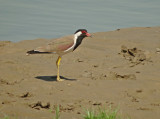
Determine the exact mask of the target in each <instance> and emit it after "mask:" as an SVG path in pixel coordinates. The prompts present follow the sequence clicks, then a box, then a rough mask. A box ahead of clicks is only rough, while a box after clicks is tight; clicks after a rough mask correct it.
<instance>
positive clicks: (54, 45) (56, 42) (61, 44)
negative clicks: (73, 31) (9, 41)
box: [35, 35, 74, 53]
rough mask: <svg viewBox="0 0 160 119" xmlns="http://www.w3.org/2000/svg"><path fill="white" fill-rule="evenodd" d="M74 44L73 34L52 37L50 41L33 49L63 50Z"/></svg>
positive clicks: (46, 50)
mask: <svg viewBox="0 0 160 119" xmlns="http://www.w3.org/2000/svg"><path fill="white" fill-rule="evenodd" d="M73 44H74V35H70V36H65V37H61V38H58V39H53V40H51V42H50V43H49V44H48V45H46V46H42V47H38V48H37V49H35V51H39V52H55V53H58V52H63V51H65V50H67V49H68V48H70V47H72V45H73Z"/></svg>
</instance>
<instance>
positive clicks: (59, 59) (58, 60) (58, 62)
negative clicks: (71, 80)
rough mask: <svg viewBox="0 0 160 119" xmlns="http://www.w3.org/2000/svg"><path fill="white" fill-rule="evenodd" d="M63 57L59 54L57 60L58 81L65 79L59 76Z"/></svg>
mask: <svg viewBox="0 0 160 119" xmlns="http://www.w3.org/2000/svg"><path fill="white" fill-rule="evenodd" d="M61 59H62V58H61V57H60V56H59V57H58V59H57V61H56V65H57V81H63V79H60V76H59V65H60V62H61Z"/></svg>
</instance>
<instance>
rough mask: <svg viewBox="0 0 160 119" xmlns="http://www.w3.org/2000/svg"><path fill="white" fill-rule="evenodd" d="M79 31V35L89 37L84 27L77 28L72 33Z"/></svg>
mask: <svg viewBox="0 0 160 119" xmlns="http://www.w3.org/2000/svg"><path fill="white" fill-rule="evenodd" d="M77 33H80V34H79V35H80V36H82V37H90V36H91V34H89V33H88V32H87V30H86V29H78V30H77V31H76V32H75V33H74V34H77Z"/></svg>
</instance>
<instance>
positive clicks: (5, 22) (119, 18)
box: [0, 0, 160, 41]
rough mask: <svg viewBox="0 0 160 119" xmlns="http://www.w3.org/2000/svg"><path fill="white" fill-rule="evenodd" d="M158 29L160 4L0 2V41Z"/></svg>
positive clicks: (152, 0)
mask: <svg viewBox="0 0 160 119" xmlns="http://www.w3.org/2000/svg"><path fill="white" fill-rule="evenodd" d="M136 26H160V0H57V1H56V0H0V40H10V41H21V40H32V39H36V38H57V37H60V36H64V35H68V34H72V33H74V32H75V31H76V30H77V29H79V28H86V29H87V30H88V32H100V31H110V30H115V29H117V28H124V27H136Z"/></svg>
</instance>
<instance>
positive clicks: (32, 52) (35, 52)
mask: <svg viewBox="0 0 160 119" xmlns="http://www.w3.org/2000/svg"><path fill="white" fill-rule="evenodd" d="M30 54H50V52H40V51H36V50H30V51H27V52H26V55H30Z"/></svg>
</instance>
